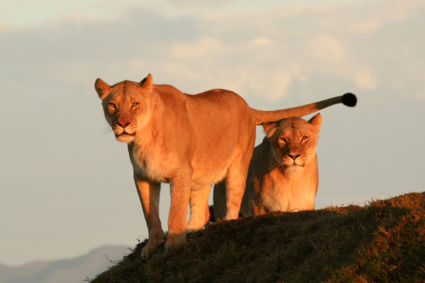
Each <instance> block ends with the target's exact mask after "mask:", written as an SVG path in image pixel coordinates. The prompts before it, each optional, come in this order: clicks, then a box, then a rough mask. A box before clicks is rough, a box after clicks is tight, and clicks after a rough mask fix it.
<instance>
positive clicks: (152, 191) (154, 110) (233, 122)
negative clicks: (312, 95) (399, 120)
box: [95, 74, 341, 257]
mask: <svg viewBox="0 0 425 283" xmlns="http://www.w3.org/2000/svg"><path fill="white" fill-rule="evenodd" d="M95 88H96V91H97V93H98V95H99V97H100V98H101V99H102V105H103V110H104V112H105V118H106V120H107V122H108V123H109V125H110V126H111V127H112V129H113V131H114V133H115V136H116V138H117V140H119V141H121V142H125V143H127V144H128V151H129V154H130V159H131V163H132V165H133V169H134V170H133V171H134V180H135V183H136V186H137V189H138V193H139V197H140V201H141V203H142V207H143V212H144V215H145V219H146V224H147V226H148V230H149V240H148V243H147V244H146V246H145V247H144V249H143V251H142V256H143V257H146V256H148V255H149V254H150V253H151V252H152V251H153V250H155V249H156V248H157V247H158V246H159V245H160V243H161V242H162V241H163V237H164V232H163V230H162V227H161V222H160V219H159V215H158V206H159V188H160V182H169V183H170V184H171V207H170V213H169V217H168V228H169V233H168V238H167V241H166V243H165V248H166V249H167V248H170V247H172V246H177V245H180V244H182V243H184V242H185V241H186V229H188V230H198V229H200V228H202V227H203V226H204V225H205V223H206V222H207V221H208V219H209V211H208V196H209V193H210V189H211V185H212V184H214V183H217V182H219V181H221V180H223V179H225V182H226V185H227V197H226V209H227V213H226V216H225V219H234V218H236V217H237V216H238V213H239V209H240V204H241V201H242V196H243V193H244V189H245V182H246V177H247V173H248V167H249V161H250V159H251V156H252V151H253V150H254V142H255V126H256V125H259V124H262V123H264V122H268V121H276V120H280V119H283V118H287V117H291V116H303V115H307V114H309V113H312V112H315V111H317V110H320V109H322V108H324V107H327V106H329V105H332V104H335V103H340V102H341V97H336V98H331V99H327V100H324V101H321V102H318V103H313V104H309V105H305V106H300V107H295V108H291V109H287V110H277V111H260V110H255V109H252V108H250V107H249V106H248V105H247V104H246V102H245V101H244V100H243V99H242V98H241V97H240V96H239V95H237V94H236V93H234V92H231V91H227V90H222V89H215V90H210V91H207V92H203V93H200V94H197V95H189V94H184V93H182V92H180V91H179V90H178V89H176V88H174V87H172V86H170V85H154V84H153V78H152V76H151V75H150V74H149V75H148V76H147V77H146V78H145V79H144V80H142V81H141V82H140V83H138V82H131V81H122V82H120V83H117V84H115V85H112V86H110V85H108V84H106V83H105V82H104V81H102V80H101V79H97V80H96V82H95ZM189 204H190V220H189V223H188V225H187V227H186V217H187V212H188V207H189Z"/></svg>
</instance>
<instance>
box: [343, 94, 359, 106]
mask: <svg viewBox="0 0 425 283" xmlns="http://www.w3.org/2000/svg"><path fill="white" fill-rule="evenodd" d="M342 103H343V104H344V105H347V106H349V107H354V106H356V104H357V97H356V95H355V94H352V93H351V92H348V93H346V94H344V95H343V96H342Z"/></svg>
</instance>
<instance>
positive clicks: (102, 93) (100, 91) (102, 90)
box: [94, 78, 111, 100]
mask: <svg viewBox="0 0 425 283" xmlns="http://www.w3.org/2000/svg"><path fill="white" fill-rule="evenodd" d="M94 88H95V89H96V92H97V95H99V98H100V99H102V100H104V99H105V98H106V97H108V95H109V93H110V92H111V87H110V86H109V85H108V84H107V83H105V82H104V81H103V80H102V79H100V78H98V79H97V80H96V81H95V83H94Z"/></svg>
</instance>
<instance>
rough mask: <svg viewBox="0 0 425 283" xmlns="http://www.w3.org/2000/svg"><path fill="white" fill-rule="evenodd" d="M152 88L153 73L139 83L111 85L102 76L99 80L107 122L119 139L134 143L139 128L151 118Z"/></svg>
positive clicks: (124, 82)
mask: <svg viewBox="0 0 425 283" xmlns="http://www.w3.org/2000/svg"><path fill="white" fill-rule="evenodd" d="M152 87H153V78H152V75H151V74H149V75H148V76H147V77H146V78H145V79H143V80H142V81H141V82H140V83H137V82H131V81H122V82H120V83H117V84H115V85H113V86H109V85H108V84H107V83H105V82H104V81H103V80H102V79H97V80H96V82H95V89H96V92H97V94H98V95H99V98H100V99H101V100H102V106H103V110H104V113H105V118H106V121H107V122H108V124H109V125H110V126H111V128H112V130H113V131H114V134H115V137H116V138H117V140H118V141H120V142H125V143H130V142H132V141H133V140H134V138H135V136H136V135H137V133H138V132H139V130H140V129H142V128H143V126H145V125H146V124H147V122H148V121H149V118H150V114H151V105H150V102H151V100H150V99H149V98H150V94H151V93H152Z"/></svg>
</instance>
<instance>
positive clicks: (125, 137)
mask: <svg viewBox="0 0 425 283" xmlns="http://www.w3.org/2000/svg"><path fill="white" fill-rule="evenodd" d="M135 136H136V133H132V134H129V133H126V132H123V133H121V134H119V135H118V134H115V138H116V139H117V140H118V141H119V142H123V143H130V142H132V141H133V140H134V137H135Z"/></svg>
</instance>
